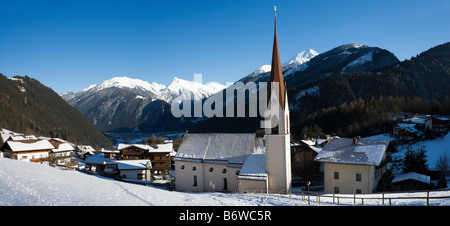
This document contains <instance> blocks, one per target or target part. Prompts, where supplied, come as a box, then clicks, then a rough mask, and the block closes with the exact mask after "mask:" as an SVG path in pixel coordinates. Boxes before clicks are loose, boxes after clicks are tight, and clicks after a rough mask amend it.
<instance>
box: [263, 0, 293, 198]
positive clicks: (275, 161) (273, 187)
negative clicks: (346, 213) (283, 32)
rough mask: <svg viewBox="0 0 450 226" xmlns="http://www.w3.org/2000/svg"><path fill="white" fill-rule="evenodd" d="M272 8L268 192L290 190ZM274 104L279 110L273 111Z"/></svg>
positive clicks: (282, 85) (283, 99) (285, 117)
mask: <svg viewBox="0 0 450 226" xmlns="http://www.w3.org/2000/svg"><path fill="white" fill-rule="evenodd" d="M274 8H275V31H274V41H273V52H272V69H271V71H270V82H269V84H268V86H267V88H268V90H267V91H268V92H267V97H268V105H270V106H269V107H268V108H271V112H276V114H271V115H270V116H269V117H270V118H269V119H268V120H270V121H271V125H272V128H265V136H264V137H265V141H266V171H267V173H268V186H269V189H270V191H283V190H289V189H291V180H292V177H291V149H290V148H291V145H290V144H291V140H290V138H291V135H290V129H289V126H290V125H289V106H288V99H287V89H286V87H285V83H284V80H283V72H282V67H281V61H280V51H279V48H278V37H277V12H276V6H275V7H274ZM274 107H276V108H277V109H278V110H276V111H275V109H274Z"/></svg>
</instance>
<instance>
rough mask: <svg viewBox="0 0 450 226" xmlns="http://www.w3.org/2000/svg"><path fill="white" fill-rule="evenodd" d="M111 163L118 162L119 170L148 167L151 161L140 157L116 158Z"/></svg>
mask: <svg viewBox="0 0 450 226" xmlns="http://www.w3.org/2000/svg"><path fill="white" fill-rule="evenodd" d="M111 163H116V164H117V168H118V169H119V170H134V169H146V168H147V164H150V166H151V164H152V163H151V162H150V160H148V159H140V160H116V161H113V162H110V164H111Z"/></svg>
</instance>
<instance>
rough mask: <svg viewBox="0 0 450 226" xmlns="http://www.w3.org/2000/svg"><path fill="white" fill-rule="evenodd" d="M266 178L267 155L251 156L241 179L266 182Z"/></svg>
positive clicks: (242, 170)
mask: <svg viewBox="0 0 450 226" xmlns="http://www.w3.org/2000/svg"><path fill="white" fill-rule="evenodd" d="M266 177H267V172H266V154H253V155H249V156H248V157H247V160H245V162H244V165H243V166H242V169H241V172H240V173H239V176H238V178H239V179H251V180H265V179H266Z"/></svg>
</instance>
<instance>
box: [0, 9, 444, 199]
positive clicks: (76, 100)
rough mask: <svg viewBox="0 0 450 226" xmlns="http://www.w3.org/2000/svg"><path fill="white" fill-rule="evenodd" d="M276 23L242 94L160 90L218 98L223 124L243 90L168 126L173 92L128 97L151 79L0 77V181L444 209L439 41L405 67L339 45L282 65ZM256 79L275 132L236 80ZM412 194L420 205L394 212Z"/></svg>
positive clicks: (387, 56)
mask: <svg viewBox="0 0 450 226" xmlns="http://www.w3.org/2000/svg"><path fill="white" fill-rule="evenodd" d="M276 20H277V16H276V11H275V17H274V24H273V26H274V34H273V35H274V38H273V45H272V46H265V47H264V46H263V48H270V47H272V58H271V59H272V61H271V65H266V67H262V68H260V69H258V70H256V71H255V72H253V73H251V74H250V75H248V76H245V77H243V78H242V79H241V80H239V81H237V82H236V83H235V84H238V83H239V84H242V85H244V86H240V87H238V88H236V86H232V85H231V86H228V87H225V86H219V87H217V86H216V87H215V88H212V87H207V85H203V84H198V83H196V84H195V85H193V84H194V83H192V82H188V81H184V80H182V79H178V78H175V79H174V81H173V82H172V83H171V86H175V84H177V85H178V86H183V85H184V86H185V88H186V87H187V88H191V89H196V90H201V89H203V90H202V92H203V93H206V94H204V95H203V96H200V97H198V99H197V100H192V105H195V103H194V102H195V101H197V102H198V101H200V103H201V104H204V105H206V104H207V103H209V102H211V101H216V102H215V106H216V107H217V106H218V105H219V104H222V103H223V105H224V110H223V112H216V113H220V114H222V113H223V114H222V115H225V114H227V113H228V112H226V111H225V108H226V109H229V107H230V104H231V105H233V106H231V109H233V111H235V112H237V108H238V107H239V106H238V105H239V104H236V103H235V101H233V100H229V99H228V100H226V98H225V97H227V98H228V97H229V95H226V94H227V92H230V90H231V92H234V91H236V92H237V93H239V92H242V93H244V96H245V95H246V93H247V92H245V90H244V89H247V91H249V92H248V95H247V96H245V97H244V100H243V103H242V104H243V105H244V106H245V108H244V114H245V115H244V116H242V117H218V115H219V114H216V116H214V117H207V116H206V115H205V114H206V113H205V112H203V114H202V115H200V116H199V117H198V116H197V117H175V116H174V114H172V112H171V105H170V104H171V102H173V101H174V100H175V99H176V98H177V97H178V96H177V95H172V94H171V93H169V92H168V91H167V90H170V89H167V88H165V86H164V87H162V88H161V89H160V91H161V93H162V91H166V92H165V95H162V94H161V95H159V94H158V95H156V96H155V95H154V96H151V95H149V94H148V92H147V93H144V92H138V90H139V89H137V88H136V87H139V86H142V87H144V86H145V85H147V84H149V83H147V82H145V81H142V80H138V79H131V78H127V77H116V78H113V79H111V80H108V81H105V82H103V83H102V84H97V85H95V86H91V87H90V88H89V89H86V90H83V91H81V92H79V93H66V94H63V95H59V94H57V93H55V92H54V91H53V90H51V89H50V88H48V87H46V86H45V85H43V84H41V83H40V82H39V81H38V80H36V79H33V78H30V77H28V76H25V77H22V76H14V77H6V76H4V75H0V128H1V139H0V144H1V147H0V149H1V152H0V157H1V159H3V160H2V161H0V175H2V172H3V171H2V170H3V169H2V165H5V164H6V163H8V164H11V163H10V162H11V161H14V162H18V161H23V162H30V163H27V164H41V165H45V166H46V167H49V168H50V167H53V168H56V169H57V170H58V171H69V172H71V173H75V172H76V173H81V174H84V175H88V176H90V177H101V178H109V179H110V180H112V181H117V183H118V182H120V183H125V184H134V185H139V186H141V187H143V188H147V189H152V188H154V187H156V188H158V189H160V190H161V189H162V190H165V191H168V192H171V193H170V194H177V193H184V192H188V193H189V194H191V193H192V194H194V195H201V194H210V193H213V194H216V193H219V194H223V195H230V197H232V196H238V195H249V196H250V195H255V196H256V197H257V198H256V199H257V200H258V201H259V202H261V201H264V200H263V197H264V198H265V197H267V198H269V197H276V196H278V199H280V196H282V197H283V198H284V199H286V200H287V199H289V200H290V199H294V197H297V199H299V200H302V201H301V202H300V204H302V203H305V202H306V201H305V199H304V198H305V197H306V196H308V198H309V200H308V201H309V202H308V204H309V205H311V201H314V205H323V204H328V205H341V204H345V203H347V204H348V205H364V203H365V204H369V205H370V202H371V201H375V200H371V199H370V197H372V196H367V195H377V194H379V195H380V196H379V197H381V194H382V197H383V200H382V202H383V204H381V201H380V200H381V198H378V200H377V201H380V203H374V204H372V205H388V201H387V200H388V199H385V197H388V196H389V195H395V196H392V197H397V198H398V200H395V198H392V200H391V199H389V202H391V201H398V203H399V204H398V205H430V203H432V204H434V205H449V204H450V202H449V200H450V198H449V197H450V192H449V184H448V181H449V178H450V171H449V169H450V168H449V164H450V135H449V133H448V131H449V128H450V89H449V88H448V87H450V43H444V44H442V45H438V46H435V47H433V48H431V49H429V50H426V51H424V52H422V53H420V54H418V55H416V56H415V57H412V58H411V59H409V60H405V61H399V60H398V59H397V58H396V57H395V56H394V54H393V53H391V52H389V51H388V50H385V49H381V48H378V47H369V46H366V45H361V44H345V45H341V46H338V47H336V48H333V49H331V50H329V51H326V52H324V53H320V54H319V53H317V52H315V51H314V50H312V49H309V50H307V51H304V52H302V53H300V54H299V55H298V56H301V57H302V59H303V61H302V62H298V61H297V62H294V61H291V63H289V62H288V63H284V64H282V63H281V61H280V50H279V42H278V36H277V21H276ZM267 26H269V25H267ZM280 44H283V43H280ZM242 51H245V49H243V50H242ZM298 56H297V59H298V58H299V57H298ZM267 58H269V56H267ZM292 62H294V63H292ZM260 82H266V84H268V86H267V88H265V87H263V86H260V85H257V86H255V87H253V88H254V89H255V90H253V92H256V93H260V92H261V90H263V88H264V89H267V97H265V98H267V100H268V101H269V102H272V101H275V102H277V103H279V106H280V112H279V113H280V114H279V116H278V118H277V120H278V119H279V120H278V121H277V124H276V125H275V126H274V127H272V128H267V127H266V128H264V127H262V123H261V121H263V120H264V118H263V117H259V116H258V117H254V116H253V115H251V111H250V110H249V109H250V108H252V107H255V106H259V104H257V103H261V102H258V101H260V100H259V98H260V97H256V98H252V97H251V94H250V93H252V90H250V88H249V87H247V86H245V85H246V84H250V83H256V84H258V83H260ZM125 83H126V84H132V85H131V86H126V85H123V84H125ZM120 84H122V85H120ZM271 84H276V86H277V87H272V85H271ZM201 85H203V86H201ZM205 87H206V88H205ZM187 88H186V90H187ZM274 88H276V89H274ZM208 89H209V90H208ZM233 89H234V90H233ZM140 90H142V89H140ZM172 90H173V89H172ZM180 90H181V89H180ZM183 90H185V89H183ZM205 90H208V92H206V91H205ZM437 90H439V92H436V91H437ZM189 92H192V93H195V91H193V90H189ZM180 93H181V92H179V94H180ZM169 94H170V95H172V96H170V95H169ZM162 96H164V98H163V97H162ZM233 96H234V100H236V101H237V97H236V96H235V95H234V93H233V95H231V97H232V99H233ZM217 97H224V99H220V98H217ZM288 97H289V98H288ZM211 98H216V99H211ZM217 100H220V101H217ZM183 101H184V102H183V104H184V105H185V106H186V105H187V104H190V103H191V102H187V101H186V100H183ZM222 101H223V102H222ZM204 109H205V108H204ZM216 109H217V108H216ZM1 159H0V160H1ZM7 159H9V160H8V162H5V161H6V160H7ZM21 166H22V165H20V166H17V167H21ZM48 176H49V177H52V176H51V175H48ZM0 178H2V177H0ZM2 180H3V179H2ZM3 181H8V180H6V179H5V180H3ZM2 183H4V182H2V181H0V184H2ZM129 190H130V189H129ZM415 193H421V194H422V195H421V197H422V198H423V197H425V199H422V201H418V200H416V199H413V200H412V204H408V203H403V204H402V202H401V198H403V196H404V195H405V194H406V195H410V194H415ZM423 194H424V195H423ZM0 195H1V194H0ZM271 195H272V196H271ZM310 195H311V197H309V196H310ZM339 195H341V196H339ZM360 195H361V196H360ZM363 195H366V196H363ZM430 196H431V197H432V198H434V199H432V198H430ZM260 197H261V198H260ZM287 197H289V198H287ZM312 197H314V198H312ZM336 197H340V199H339V198H336ZM344 197H347V198H348V200H344ZM361 197H368V199H366V200H362V201H363V203H361V199H362V198H361ZM377 197H378V196H377ZM426 197H428V199H427V198H426ZM327 198H328V201H327ZM260 199H261V200H260ZM274 199H275V198H274ZM319 199H322V201H319ZM425 200H426V203H425ZM274 202H275V201H274ZM154 204H156V205H158V203H154ZM291 204H292V203H290V202H286V203H284V202H282V203H274V205H291ZM0 205H1V202H0ZM69 205H71V204H69ZM105 205H107V204H106V203H105Z"/></svg>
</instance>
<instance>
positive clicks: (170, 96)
mask: <svg viewBox="0 0 450 226" xmlns="http://www.w3.org/2000/svg"><path fill="white" fill-rule="evenodd" d="M109 88H118V89H124V90H127V91H131V92H133V93H136V95H138V96H140V97H138V98H150V99H151V100H157V99H159V100H164V101H166V102H168V103H171V102H172V101H173V100H174V99H175V98H177V97H181V98H182V99H189V98H191V94H192V99H194V100H200V99H202V98H205V97H209V96H211V95H213V94H214V93H217V92H218V91H220V90H222V89H224V88H225V86H224V85H221V84H219V83H215V82H210V83H208V84H201V83H198V82H194V81H187V80H183V79H180V78H177V77H175V78H174V79H173V80H172V82H171V83H170V84H169V86H166V85H162V84H158V83H156V82H153V83H149V82H146V81H143V80H140V79H133V78H128V77H126V76H125V77H114V78H112V79H109V80H106V81H103V82H101V83H99V84H94V85H91V86H89V87H88V88H86V89H84V90H82V91H80V92H78V93H72V92H69V93H65V94H63V95H62V97H63V98H64V99H65V100H66V101H68V102H74V101H78V100H79V99H80V97H83V96H88V95H93V94H95V93H98V92H99V91H102V90H105V89H109Z"/></svg>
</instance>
